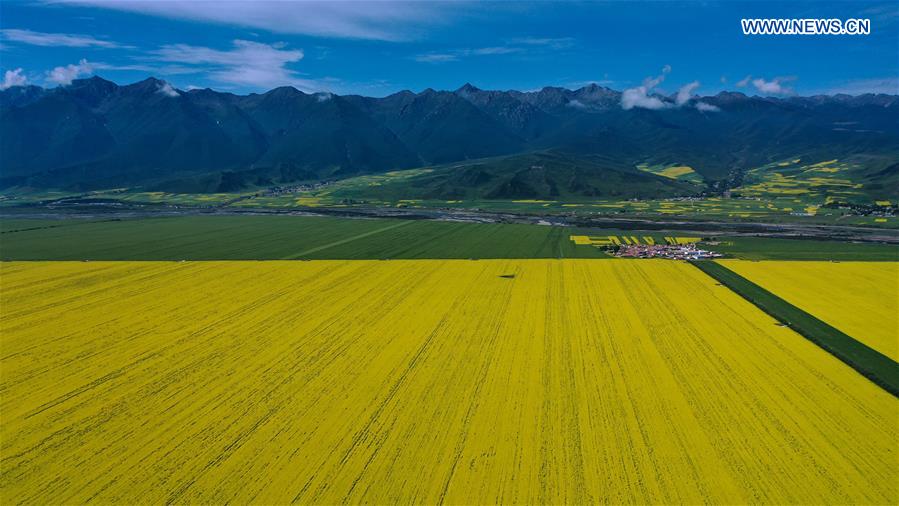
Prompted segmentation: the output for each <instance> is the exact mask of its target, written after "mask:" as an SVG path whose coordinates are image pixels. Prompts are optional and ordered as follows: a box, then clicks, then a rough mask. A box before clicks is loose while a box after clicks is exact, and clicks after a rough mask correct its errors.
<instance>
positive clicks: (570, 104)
mask: <svg viewBox="0 0 899 506" xmlns="http://www.w3.org/2000/svg"><path fill="white" fill-rule="evenodd" d="M565 105H567V106H568V107H574V108H575V109H586V108H587V106H586V105H585V104H584V103H583V102H581V101H580V100H577V99H572V100H569V101H568V103H567V104H565Z"/></svg>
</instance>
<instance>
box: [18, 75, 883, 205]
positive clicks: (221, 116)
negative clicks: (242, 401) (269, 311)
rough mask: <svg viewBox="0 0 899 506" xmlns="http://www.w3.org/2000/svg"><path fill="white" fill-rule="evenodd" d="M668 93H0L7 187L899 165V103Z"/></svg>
mask: <svg viewBox="0 0 899 506" xmlns="http://www.w3.org/2000/svg"><path fill="white" fill-rule="evenodd" d="M655 98H658V102H657V104H661V105H657V108H656V109H646V108H637V107H635V108H630V109H625V108H624V107H622V94H621V92H619V91H615V90H612V89H609V88H605V87H602V86H598V85H595V84H594V85H589V86H586V87H583V88H580V89H577V90H570V89H566V88H558V87H546V88H543V89H541V90H539V91H530V92H521V91H488V90H481V89H478V88H476V87H474V86H472V85H470V84H466V85H465V86H463V87H461V88H459V89H458V90H455V91H435V90H432V89H427V90H424V91H422V92H420V93H413V92H410V91H402V92H399V93H395V94H393V95H390V96H387V97H383V98H372V97H363V96H357V95H344V96H339V95H335V94H331V93H312V94H310V93H304V92H302V91H299V90H297V89H295V88H292V87H280V88H275V89H273V90H271V91H269V92H266V93H262V94H250V95H235V94H231V93H225V92H218V91H213V90H210V89H194V90H190V91H181V90H176V89H174V88H172V87H171V86H170V85H169V84H167V83H165V82H164V81H161V80H158V79H154V78H150V79H146V80H144V81H141V82H138V83H134V84H130V85H124V86H120V85H117V84H115V83H113V82H111V81H108V80H105V79H102V78H100V77H92V78H89V79H81V80H75V81H73V82H72V83H71V84H70V85H68V86H62V87H58V88H53V89H44V88H40V87H37V86H18V87H12V88H8V89H6V90H3V91H2V92H0V188H10V187H27V188H58V189H77V190H89V189H100V188H115V187H126V186H127V187H134V186H139V187H143V188H149V189H166V190H170V191H183V192H212V191H233V190H238V189H241V188H246V187H252V186H264V185H272V184H283V183H290V182H299V181H312V180H322V179H339V178H344V177H350V176H354V175H359V174H368V173H379V172H386V171H392V170H397V169H407V168H416V167H428V166H447V167H451V166H452V164H453V163H457V162H462V161H471V160H479V159H484V160H485V161H484V162H483V163H478V164H476V165H474V166H475V167H479V168H478V169H477V170H475V171H473V170H472V169H471V167H472V165H470V164H468V165H466V167H468V168H467V169H466V170H459V171H457V172H452V171H450V172H449V173H447V172H446V171H444V172H443V174H444V177H445V178H448V179H451V180H452V184H453V185H454V188H457V189H458V188H464V187H465V186H466V185H469V184H470V185H477V184H480V183H483V182H484V181H485V180H484V178H485V177H488V176H489V178H491V179H492V180H493V183H491V184H493V185H494V186H492V187H491V189H490V190H489V191H487V192H485V193H486V194H487V196H491V195H492V196H495V197H497V198H500V197H502V198H506V197H517V196H527V197H532V196H540V195H542V193H544V192H543V191H535V190H534V188H537V187H546V188H555V190H554V191H555V192H556V193H557V194H559V193H561V194H576V195H603V194H608V192H609V191H610V190H609V188H608V184H606V183H608V182H609V181H614V182H616V183H615V185H613V186H614V187H615V191H616V192H618V194H622V193H621V188H622V187H631V188H632V189H633V191H632V192H627V191H625V192H624V194H629V193H633V194H634V195H646V194H648V195H666V194H676V193H683V192H685V191H688V190H689V188H687V187H686V186H685V183H682V182H679V181H675V180H671V179H668V178H664V177H661V176H657V175H653V174H648V173H646V172H641V171H640V170H638V169H637V166H638V165H641V164H649V165H654V164H655V165H658V164H662V165H665V164H679V165H688V166H690V167H693V169H694V170H695V171H696V172H697V173H698V174H699V175H700V176H701V177H702V179H703V180H704V181H705V182H706V183H707V184H709V185H715V184H720V183H722V182H727V181H729V180H733V179H735V178H737V179H738V178H739V177H740V174H742V173H743V172H744V171H746V170H748V169H750V168H752V167H757V166H759V165H763V164H766V163H770V162H773V161H777V160H781V159H784V158H786V157H797V156H802V157H804V158H805V159H809V160H826V159H833V158H839V159H847V158H852V157H864V159H865V160H866V163H868V164H870V170H869V173H870V174H878V173H882V172H883V171H884V170H887V171H891V172H895V171H896V170H899V169H897V168H896V161H897V160H899V96H895V95H882V94H877V95H873V94H868V95H860V96H849V95H832V96H826V95H819V96H811V97H798V96H797V97H787V98H770V97H756V96H747V95H744V94H742V93H737V92H721V93H719V94H717V95H714V96H706V97H692V98H690V99H689V100H687V101H682V100H681V101H678V100H677V99H676V97H674V96H670V97H669V96H663V95H656V96H655ZM535 156H536V157H538V158H540V160H541V161H539V163H535V162H534V159H535V158H534V157H535ZM491 160H496V161H495V162H493V161H491ZM544 161H548V162H549V165H546V164H545V163H543V162H544ZM547 167H550V168H547ZM553 167H555V168H553ZM484 174H487V176H485V175H484ZM521 181H526V182H527V186H528V188H527V189H522V190H521V191H519V186H517V185H518V182H521ZM546 191H550V190H546ZM456 193H459V191H456ZM462 193H464V192H462Z"/></svg>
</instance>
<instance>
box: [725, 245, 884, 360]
mask: <svg viewBox="0 0 899 506" xmlns="http://www.w3.org/2000/svg"><path fill="white" fill-rule="evenodd" d="M718 262H719V263H721V264H722V265H724V266H725V267H727V268H728V269H731V270H732V271H734V272H736V273H737V274H739V275H741V276H743V277H745V278H746V279H748V280H750V281H752V282H753V283H756V284H758V285H760V286H762V287H763V288H765V289H767V290H770V291H771V292H772V293H774V294H776V295H777V296H779V297H781V298H783V299H784V300H786V301H787V302H789V303H790V304H793V305H794V306H796V307H798V308H800V309H802V310H804V311H806V312H807V313H809V314H811V315H812V316H815V317H816V318H818V319H820V320H822V321H824V322H826V323H828V324H830V325H832V326H833V327H835V328H837V329H839V330H841V331H843V332H845V333H846V334H848V335H849V336H851V337H853V338H855V339H856V340H858V341H861V342H862V343H864V344H866V345H868V346H870V347H871V348H874V349H875V350H877V351H879V352H880V353H883V354H884V355H886V356H888V357H890V358H892V359H893V360H895V361H899V262H839V263H833V262H777V261H765V262H746V261H739V260H719V261H718Z"/></svg>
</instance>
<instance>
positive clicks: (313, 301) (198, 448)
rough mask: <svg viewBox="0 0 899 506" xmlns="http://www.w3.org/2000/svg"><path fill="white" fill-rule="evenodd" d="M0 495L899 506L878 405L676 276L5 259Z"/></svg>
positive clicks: (687, 275) (730, 305) (726, 301)
mask: <svg viewBox="0 0 899 506" xmlns="http://www.w3.org/2000/svg"><path fill="white" fill-rule="evenodd" d="M0 274H2V300H3V306H2V317H0V339H2V342H0V344H2V354H0V355H2V356H0V367H2V378H0V393H2V396H0V410H2V413H3V424H2V427H0V436H2V438H0V458H2V460H0V462H2V467H0V493H2V496H0V502H2V503H3V504H62V503H80V502H88V501H91V502H96V503H110V502H122V503H162V502H166V503H169V502H179V503H225V502H239V503H248V502H253V503H261V504H285V503H290V502H299V503H328V504H333V503H338V502H351V503H361V502H365V503H379V504H384V503H398V502H402V503H410V502H411V503H428V504H431V503H441V502H445V503H453V504H460V503H466V504H471V503H501V502H502V503H554V504H557V503H579V504H585V503H597V502H607V503H758V502H767V503H794V504H809V503H816V504H817V503H841V504H844V503H866V504H896V503H897V502H899V491H897V483H899V479H897V478H899V466H897V465H896V455H897V454H896V441H897V438H899V433H897V432H899V427H897V424H896V420H897V415H899V401H897V399H896V398H895V397H893V396H891V395H890V394H888V393H887V392H886V391H884V390H883V389H881V388H879V387H877V386H876V385H874V384H873V383H871V382H870V381H868V380H867V379H865V378H864V377H862V376H861V375H859V374H858V373H856V372H855V371H853V370H852V369H850V368H849V367H848V366H846V365H845V364H843V363H842V362H840V361H839V360H837V359H836V358H834V357H833V356H831V355H829V354H828V353H826V352H825V351H823V350H822V349H820V348H818V347H817V346H815V345H814V344H813V343H811V342H810V341H808V340H806V339H805V338H803V337H801V336H799V335H798V334H796V333H794V332H793V331H792V330H790V329H789V328H786V327H782V326H779V325H777V324H776V323H777V322H776V321H775V320H773V319H772V318H771V317H769V316H767V315H765V314H764V313H762V312H761V311H759V310H758V309H757V308H755V307H754V306H753V305H751V304H750V303H749V302H747V301H745V300H744V299H742V298H740V297H739V296H738V295H736V294H734V293H733V292H731V291H730V290H728V289H727V288H726V287H723V286H720V285H718V284H717V283H715V281H714V280H713V279H712V278H710V277H708V276H706V275H705V274H703V273H702V272H701V271H699V270H698V269H696V268H694V267H693V266H691V265H688V264H685V263H680V262H672V261H664V260H646V261H627V260H621V261H616V260H610V261H595V260H593V261H591V260H479V261H468V260H407V261H396V260H394V261H309V262H289V261H288V262H278V261H272V262H253V261H246V262H237V261H235V262H87V263H84V262H11V263H2V264H0Z"/></svg>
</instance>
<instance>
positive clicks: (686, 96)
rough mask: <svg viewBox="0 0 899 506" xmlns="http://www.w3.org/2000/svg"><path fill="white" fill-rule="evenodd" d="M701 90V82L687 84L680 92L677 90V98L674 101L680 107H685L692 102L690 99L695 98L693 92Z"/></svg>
mask: <svg viewBox="0 0 899 506" xmlns="http://www.w3.org/2000/svg"><path fill="white" fill-rule="evenodd" d="M696 88H699V81H693V82H692V83H687V84H685V85H683V86H681V88H680V89H679V90H677V97H675V99H674V103H675V104H677V105H678V106H681V105H684V104H686V103H687V102H689V101H690V97H691V96H693V90H695V89H696Z"/></svg>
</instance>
